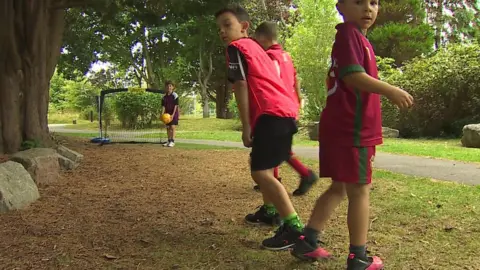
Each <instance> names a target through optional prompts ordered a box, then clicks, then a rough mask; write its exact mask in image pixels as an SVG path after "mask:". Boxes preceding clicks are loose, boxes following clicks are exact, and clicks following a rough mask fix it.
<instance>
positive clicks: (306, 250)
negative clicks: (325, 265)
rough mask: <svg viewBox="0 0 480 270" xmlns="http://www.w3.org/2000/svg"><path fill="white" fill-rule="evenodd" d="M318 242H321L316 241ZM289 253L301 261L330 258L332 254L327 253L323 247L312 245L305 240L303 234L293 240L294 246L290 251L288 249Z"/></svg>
mask: <svg viewBox="0 0 480 270" xmlns="http://www.w3.org/2000/svg"><path fill="white" fill-rule="evenodd" d="M317 242H318V243H319V244H322V245H323V243H322V242H320V241H318V240H317ZM290 254H292V255H293V256H295V257H296V258H298V259H300V260H302V261H311V262H313V261H317V260H320V259H330V258H331V257H332V255H330V253H328V251H327V250H325V249H324V248H322V247H320V246H318V247H314V246H312V245H311V244H310V243H308V242H307V241H305V236H303V235H302V236H300V237H299V238H298V239H297V241H296V242H295V246H294V247H293V249H292V251H290Z"/></svg>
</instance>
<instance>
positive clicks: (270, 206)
mask: <svg viewBox="0 0 480 270" xmlns="http://www.w3.org/2000/svg"><path fill="white" fill-rule="evenodd" d="M263 207H265V211H266V212H267V216H269V217H273V216H275V215H276V214H277V213H278V212H277V208H275V205H273V204H271V203H269V204H264V205H263Z"/></svg>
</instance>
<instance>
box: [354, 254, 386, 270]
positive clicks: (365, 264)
mask: <svg viewBox="0 0 480 270" xmlns="http://www.w3.org/2000/svg"><path fill="white" fill-rule="evenodd" d="M383 267H384V266H383V262H382V259H380V258H379V257H368V258H366V260H365V259H362V258H358V257H355V254H350V255H348V259H347V270H383Z"/></svg>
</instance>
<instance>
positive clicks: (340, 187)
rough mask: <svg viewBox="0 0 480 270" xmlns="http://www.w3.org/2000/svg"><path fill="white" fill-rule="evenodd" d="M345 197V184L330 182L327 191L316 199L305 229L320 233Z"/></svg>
mask: <svg viewBox="0 0 480 270" xmlns="http://www.w3.org/2000/svg"><path fill="white" fill-rule="evenodd" d="M346 195H347V193H346V191H345V184H344V183H342V182H335V181H332V184H331V185H330V187H329V188H328V189H327V191H325V192H324V193H323V194H322V195H321V196H320V197H319V198H318V199H317V203H316V204H315V207H314V208H313V211H312V215H311V216H310V220H309V221H308V225H307V227H308V228H311V229H314V230H316V231H318V232H320V231H322V230H323V229H324V228H325V223H327V221H328V219H329V218H330V216H331V215H332V213H333V212H334V211H335V209H336V208H337V207H338V205H339V204H340V203H341V202H342V201H343V199H344V198H345V196H346ZM315 240H316V239H315Z"/></svg>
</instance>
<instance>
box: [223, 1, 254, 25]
mask: <svg viewBox="0 0 480 270" xmlns="http://www.w3.org/2000/svg"><path fill="white" fill-rule="evenodd" d="M225 13H232V14H233V15H235V17H237V20H238V21H239V22H249V21H250V15H248V12H247V11H246V10H245V9H244V8H243V7H242V6H240V5H230V6H228V7H225V8H222V9H220V10H219V11H217V12H215V19H216V18H218V17H220V16H221V15H223V14H225Z"/></svg>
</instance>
